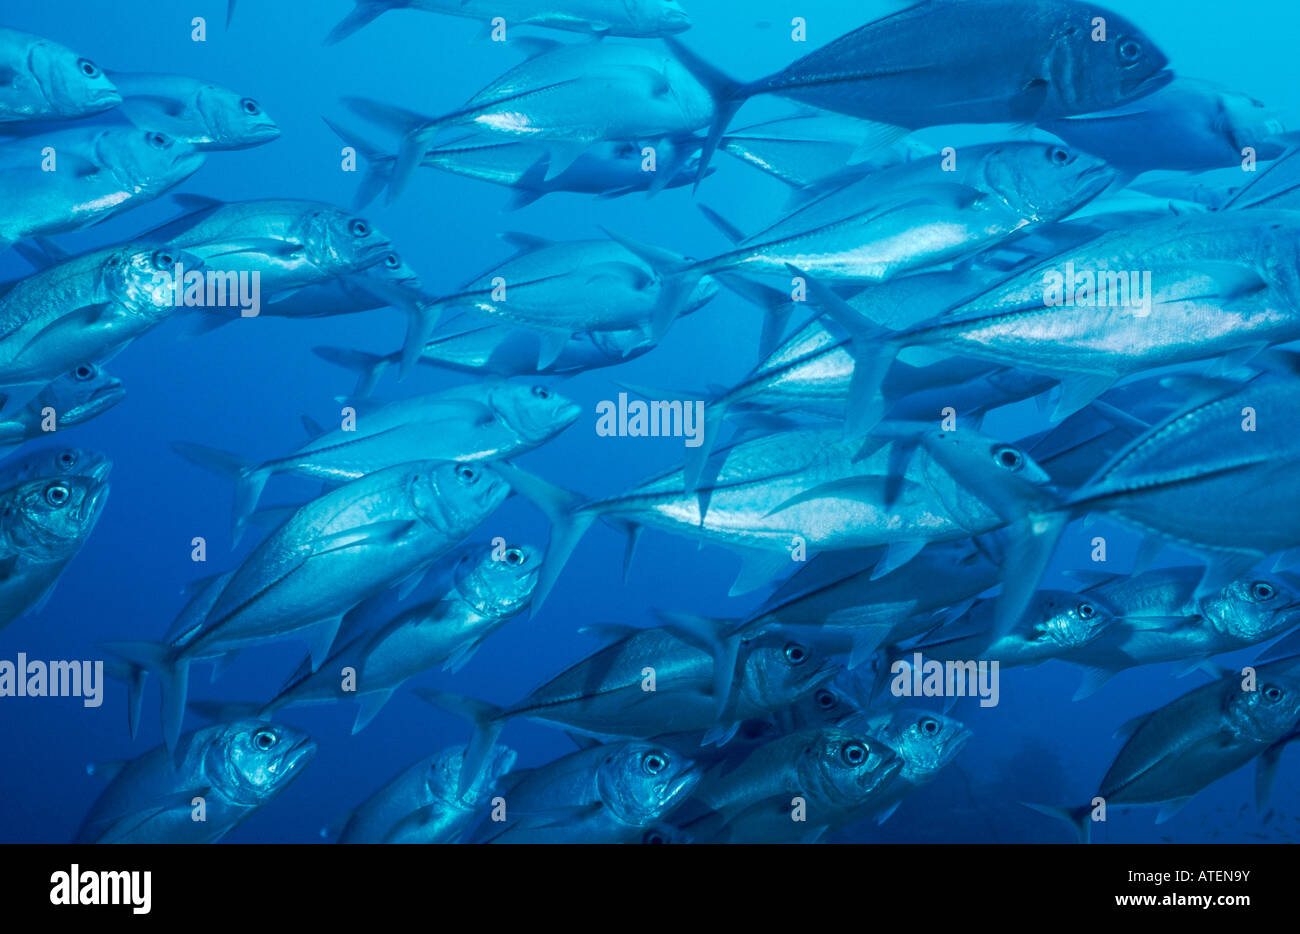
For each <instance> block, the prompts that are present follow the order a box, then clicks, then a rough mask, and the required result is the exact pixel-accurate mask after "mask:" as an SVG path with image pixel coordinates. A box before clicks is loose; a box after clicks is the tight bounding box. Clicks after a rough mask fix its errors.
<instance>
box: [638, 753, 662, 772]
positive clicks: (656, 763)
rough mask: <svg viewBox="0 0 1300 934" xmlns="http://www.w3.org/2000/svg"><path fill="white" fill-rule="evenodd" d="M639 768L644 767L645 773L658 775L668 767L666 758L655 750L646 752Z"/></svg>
mask: <svg viewBox="0 0 1300 934" xmlns="http://www.w3.org/2000/svg"><path fill="white" fill-rule="evenodd" d="M641 768H643V769H645V771H646V774H647V775H658V774H659V773H660V772H662V771H663V770H664V769H666V768H668V760H667V759H665V758H664V757H663V756H661V755H659V753H657V752H648V753H646V754H645V756H643V757H642V759H641Z"/></svg>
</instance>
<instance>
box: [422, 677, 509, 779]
mask: <svg viewBox="0 0 1300 934" xmlns="http://www.w3.org/2000/svg"><path fill="white" fill-rule="evenodd" d="M415 693H416V694H417V695H419V696H420V697H421V698H423V699H424V700H426V701H428V702H429V703H430V704H433V706H435V707H437V708H439V709H441V710H445V711H447V712H448V713H451V714H455V715H456V716H458V717H463V718H464V719H465V720H467V721H469V723H470V725H471V726H472V727H473V728H474V735H473V736H472V737H471V738H470V741H469V744H468V745H467V746H466V747H465V757H464V759H463V760H462V763H461V767H460V785H459V788H458V792H459V794H460V795H462V796H463V795H464V794H465V793H466V792H468V791H469V790H470V789H471V788H473V787H475V785H476V784H477V783H478V782H479V781H480V780H481V779H482V778H483V777H484V776H485V771H486V770H487V769H489V768H491V764H492V759H491V756H490V753H491V752H492V748H493V747H494V746H495V745H496V741H497V738H498V737H499V736H500V735H501V731H502V730H503V729H504V728H505V724H506V716H505V711H504V710H502V709H501V708H500V707H498V706H496V705H495V704H489V703H488V702H487V701H481V700H475V699H474V698H472V697H462V696H460V695H459V694H449V693H447V692H446V691H435V690H433V689H432V688H418V689H416V692H415Z"/></svg>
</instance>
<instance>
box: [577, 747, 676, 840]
mask: <svg viewBox="0 0 1300 934" xmlns="http://www.w3.org/2000/svg"><path fill="white" fill-rule="evenodd" d="M606 748H607V753H606V755H605V757H604V758H603V759H601V761H600V764H599V765H598V766H597V771H596V792H597V794H599V795H600V800H601V803H602V804H604V805H605V806H606V807H607V808H609V810H610V813H612V814H613V815H614V816H615V817H617V818H618V819H619V820H620V821H622V822H623V823H625V824H631V825H632V826H634V827H644V826H645V825H646V824H649V823H651V822H652V821H657V820H659V818H661V817H663V816H664V815H665V814H667V813H668V812H669V811H671V810H672V809H673V808H674V807H676V806H677V805H678V804H681V803H682V801H684V800H686V798H687V796H688V795H689V794H690V793H691V792H692V791H693V790H694V789H695V786H696V785H698V784H699V781H700V769H699V767H698V766H697V765H696V764H695V762H694V761H693V760H691V759H688V758H686V757H685V756H682V755H681V754H680V753H677V752H670V751H669V750H667V749H663V748H661V747H659V746H655V745H652V744H650V743H637V742H629V743H616V744H612V745H610V746H608V747H606Z"/></svg>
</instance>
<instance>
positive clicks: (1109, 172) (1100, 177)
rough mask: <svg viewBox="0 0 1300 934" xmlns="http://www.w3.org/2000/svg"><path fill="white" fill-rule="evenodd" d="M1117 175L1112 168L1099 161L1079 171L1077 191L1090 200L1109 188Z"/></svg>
mask: <svg viewBox="0 0 1300 934" xmlns="http://www.w3.org/2000/svg"><path fill="white" fill-rule="evenodd" d="M1117 177H1118V176H1117V175H1116V173H1115V170H1114V169H1112V168H1111V167H1110V166H1108V165H1106V163H1104V162H1099V163H1098V164H1097V165H1093V166H1089V167H1088V168H1086V169H1084V170H1083V171H1082V172H1080V173H1079V192H1080V194H1081V195H1082V196H1083V197H1085V198H1087V199H1088V200H1089V201H1091V200H1092V199H1093V198H1096V197H1098V196H1099V195H1100V194H1101V193H1102V192H1103V191H1105V190H1106V189H1107V188H1109V187H1110V186H1111V185H1112V184H1113V183H1114V181H1115V179H1116V178H1117Z"/></svg>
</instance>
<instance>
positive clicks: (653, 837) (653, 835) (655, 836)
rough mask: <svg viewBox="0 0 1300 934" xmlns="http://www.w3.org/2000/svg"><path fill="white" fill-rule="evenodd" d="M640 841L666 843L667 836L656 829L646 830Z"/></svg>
mask: <svg viewBox="0 0 1300 934" xmlns="http://www.w3.org/2000/svg"><path fill="white" fill-rule="evenodd" d="M641 842H642V843H667V842H668V838H667V837H665V836H664V835H663V834H661V833H660V832H659V831H657V830H647V831H646V832H645V836H644V837H642V838H641Z"/></svg>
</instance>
